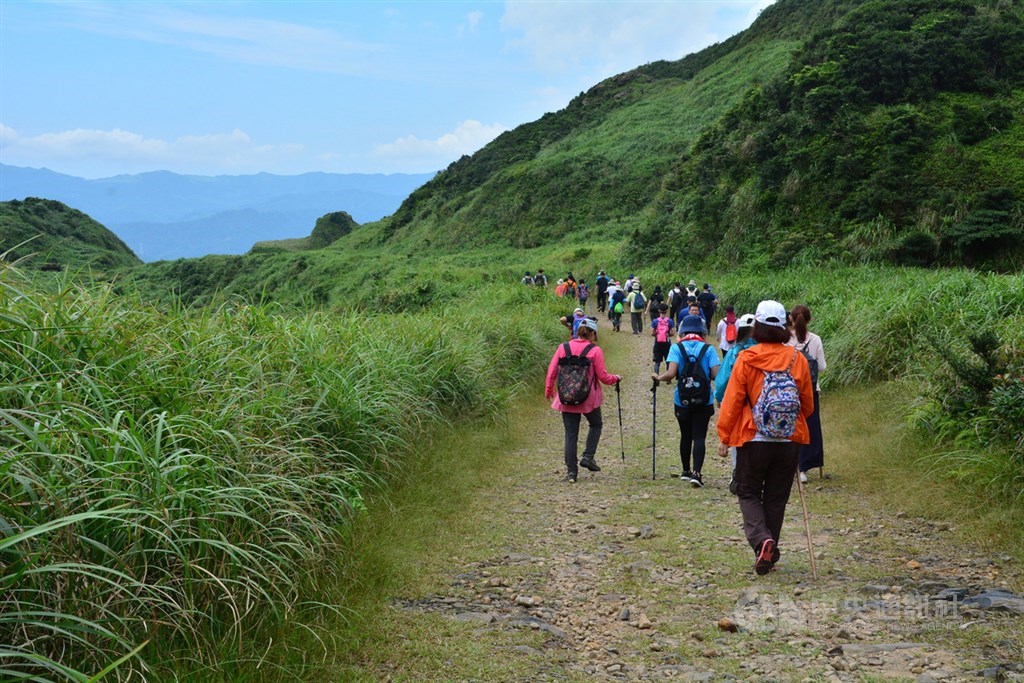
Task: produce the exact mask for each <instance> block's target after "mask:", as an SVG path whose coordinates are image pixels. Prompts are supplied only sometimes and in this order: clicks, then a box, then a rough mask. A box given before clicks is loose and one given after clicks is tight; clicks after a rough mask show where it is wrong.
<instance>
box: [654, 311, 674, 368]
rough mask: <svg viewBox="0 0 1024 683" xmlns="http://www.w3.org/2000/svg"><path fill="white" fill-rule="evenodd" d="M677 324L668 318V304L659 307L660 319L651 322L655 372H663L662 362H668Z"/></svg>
mask: <svg viewBox="0 0 1024 683" xmlns="http://www.w3.org/2000/svg"><path fill="white" fill-rule="evenodd" d="M675 327H676V324H675V322H673V320H672V318H670V317H668V304H661V305H660V306H658V317H656V318H655V319H654V320H652V321H651V336H652V337H654V372H655V374H658V373H660V372H661V363H662V361H665V362H667V361H668V352H669V351H670V350H671V349H672V333H673V332H674V331H675Z"/></svg>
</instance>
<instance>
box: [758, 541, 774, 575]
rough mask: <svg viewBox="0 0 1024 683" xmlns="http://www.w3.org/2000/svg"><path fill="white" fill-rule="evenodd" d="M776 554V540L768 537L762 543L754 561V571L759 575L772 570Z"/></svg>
mask: <svg viewBox="0 0 1024 683" xmlns="http://www.w3.org/2000/svg"><path fill="white" fill-rule="evenodd" d="M774 555H775V541H773V540H772V539H770V538H769V539H767V540H766V541H764V542H763V543H761V549H760V550H758V551H757V560H755V561H754V572H756V573H757V575H758V576H764V575H765V574H767V573H768V572H770V571H771V570H772V565H773V564H775V563H774V562H773V561H772V557H774Z"/></svg>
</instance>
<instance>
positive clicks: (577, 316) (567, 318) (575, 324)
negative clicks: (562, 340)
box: [558, 307, 587, 339]
mask: <svg viewBox="0 0 1024 683" xmlns="http://www.w3.org/2000/svg"><path fill="white" fill-rule="evenodd" d="M586 317H587V315H586V313H585V312H584V311H583V309H582V308H579V307H577V308H576V310H574V311H573V312H572V314H571V315H563V316H562V317H561V318H559V319H558V322H560V323H562V324H563V325H565V326H566V327H568V328H569V331H570V332H571V333H572V334H571V335H570V337H569V338H570V339H575V338H576V333H577V331H579V328H580V323H582V322H583V319H584V318H586Z"/></svg>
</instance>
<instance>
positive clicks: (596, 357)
mask: <svg viewBox="0 0 1024 683" xmlns="http://www.w3.org/2000/svg"><path fill="white" fill-rule="evenodd" d="M587 357H588V358H592V359H593V361H594V375H595V376H596V377H597V379H599V380H600V381H601V384H609V385H610V384H618V383H619V382H620V381H622V377H620V376H619V375H613V374H611V373H610V372H608V369H607V368H605V365H604V352H603V351H601V347H600V346H595V347H594V348H593V349H591V350H590V353H589V354H588V356H587Z"/></svg>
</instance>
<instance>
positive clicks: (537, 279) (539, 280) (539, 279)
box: [533, 273, 548, 287]
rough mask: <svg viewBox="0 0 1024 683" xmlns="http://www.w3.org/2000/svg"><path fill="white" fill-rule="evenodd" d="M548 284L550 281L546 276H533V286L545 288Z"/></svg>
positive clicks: (539, 274)
mask: <svg viewBox="0 0 1024 683" xmlns="http://www.w3.org/2000/svg"><path fill="white" fill-rule="evenodd" d="M547 283H548V279H547V277H546V276H545V275H543V274H541V273H537V274H536V275H534V276H533V284H535V285H537V286H538V287H543V286H545V285H546V284H547Z"/></svg>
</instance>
